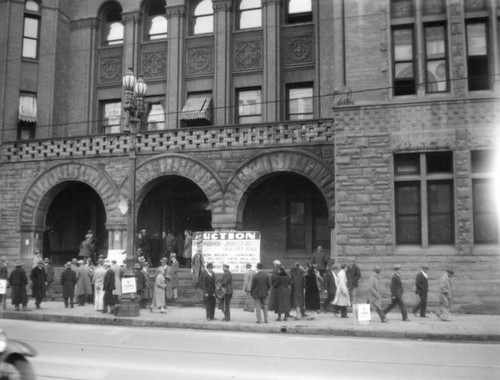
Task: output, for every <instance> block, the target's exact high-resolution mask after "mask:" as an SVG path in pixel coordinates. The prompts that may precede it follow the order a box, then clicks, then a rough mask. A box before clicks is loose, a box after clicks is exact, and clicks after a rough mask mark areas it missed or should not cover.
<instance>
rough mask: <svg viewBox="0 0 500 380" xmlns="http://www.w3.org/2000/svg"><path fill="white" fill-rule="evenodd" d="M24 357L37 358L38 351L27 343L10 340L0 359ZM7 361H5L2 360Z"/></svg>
mask: <svg viewBox="0 0 500 380" xmlns="http://www.w3.org/2000/svg"><path fill="white" fill-rule="evenodd" d="M15 354H18V355H23V356H36V354H37V352H36V350H35V349H34V348H33V347H31V346H30V345H29V344H27V343H23V342H20V341H18V340H12V339H9V342H8V344H7V347H6V349H5V351H4V352H3V353H2V354H0V357H5V358H7V357H9V356H11V355H15ZM2 360H5V359H2Z"/></svg>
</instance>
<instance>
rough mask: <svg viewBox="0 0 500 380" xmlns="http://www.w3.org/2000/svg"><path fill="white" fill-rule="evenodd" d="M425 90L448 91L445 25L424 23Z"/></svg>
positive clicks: (430, 91)
mask: <svg viewBox="0 0 500 380" xmlns="http://www.w3.org/2000/svg"><path fill="white" fill-rule="evenodd" d="M424 39H425V58H426V63H425V72H426V74H425V75H426V81H425V82H426V90H427V92H429V93H433V92H446V91H448V58H447V43H446V25H442V24H439V25H436V24H434V25H425V26H424Z"/></svg>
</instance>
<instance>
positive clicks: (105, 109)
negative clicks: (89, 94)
mask: <svg viewBox="0 0 500 380" xmlns="http://www.w3.org/2000/svg"><path fill="white" fill-rule="evenodd" d="M121 115H122V103H121V101H119V100H112V101H103V102H101V127H102V133H106V134H108V133H120V121H121Z"/></svg>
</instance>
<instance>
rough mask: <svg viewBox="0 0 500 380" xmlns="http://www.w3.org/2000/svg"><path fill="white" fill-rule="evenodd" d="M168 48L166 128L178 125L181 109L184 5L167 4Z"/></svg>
mask: <svg viewBox="0 0 500 380" xmlns="http://www.w3.org/2000/svg"><path fill="white" fill-rule="evenodd" d="M165 9H166V12H167V19H168V49H167V105H166V113H167V128H170V129H176V128H179V127H180V124H179V112H180V111H181V110H182V105H183V104H182V99H183V96H182V95H183V91H184V87H183V83H184V81H183V79H184V66H185V63H184V62H185V55H184V37H185V35H184V33H185V30H186V27H185V22H186V6H185V5H175V6H167V7H166V8H165Z"/></svg>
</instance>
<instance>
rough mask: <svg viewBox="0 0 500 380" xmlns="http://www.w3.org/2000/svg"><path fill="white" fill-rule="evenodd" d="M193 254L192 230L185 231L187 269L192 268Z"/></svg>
mask: <svg viewBox="0 0 500 380" xmlns="http://www.w3.org/2000/svg"><path fill="white" fill-rule="evenodd" d="M192 254H193V235H192V233H191V230H186V231H184V250H183V254H182V255H183V256H184V260H186V267H188V268H190V267H191V257H192Z"/></svg>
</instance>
